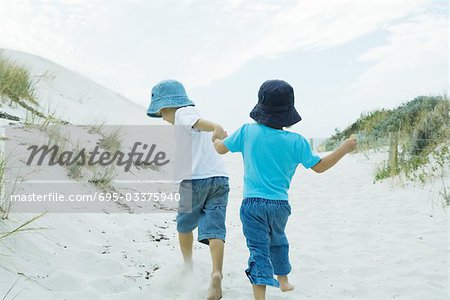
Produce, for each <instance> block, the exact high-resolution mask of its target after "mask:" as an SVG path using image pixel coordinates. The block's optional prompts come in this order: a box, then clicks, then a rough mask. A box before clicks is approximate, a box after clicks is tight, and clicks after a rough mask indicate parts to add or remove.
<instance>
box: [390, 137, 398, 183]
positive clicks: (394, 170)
mask: <svg viewBox="0 0 450 300" xmlns="http://www.w3.org/2000/svg"><path fill="white" fill-rule="evenodd" d="M389 166H390V169H391V176H395V175H397V174H398V137H397V134H396V133H392V132H391V133H389Z"/></svg>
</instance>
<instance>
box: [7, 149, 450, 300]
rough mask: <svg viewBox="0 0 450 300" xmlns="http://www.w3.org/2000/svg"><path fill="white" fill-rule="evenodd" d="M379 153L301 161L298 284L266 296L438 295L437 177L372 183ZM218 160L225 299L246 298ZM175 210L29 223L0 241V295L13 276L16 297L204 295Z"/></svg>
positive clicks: (292, 223) (444, 249) (204, 270)
mask: <svg viewBox="0 0 450 300" xmlns="http://www.w3.org/2000/svg"><path fill="white" fill-rule="evenodd" d="M382 157H383V156H382V155H381V154H371V155H369V156H367V155H363V154H355V155H350V156H347V157H345V158H344V159H343V160H342V161H341V162H340V163H339V164H338V165H337V166H336V167H335V168H333V169H331V170H330V171H328V172H327V173H324V174H315V173H314V172H312V171H310V170H304V169H303V168H299V170H298V171H297V174H296V176H295V177H294V180H293V182H292V188H291V193H290V203H291V206H292V215H291V217H290V220H289V223H288V228H287V234H288V238H289V241H290V257H291V263H292V266H293V271H292V274H291V275H290V278H291V282H292V283H293V284H294V285H295V286H296V289H295V290H294V291H293V292H289V293H281V292H280V291H279V290H278V289H275V288H269V289H268V299H374V300H375V299H436V300H438V299H447V298H448V269H447V268H448V266H447V263H448V258H447V255H448V212H447V211H446V210H444V209H442V206H441V205H440V204H439V203H438V201H439V198H438V196H437V188H436V186H437V184H438V182H439V181H436V182H435V183H434V185H432V184H428V185H426V186H424V187H422V186H420V185H413V184H405V185H403V186H402V185H400V183H399V182H392V181H387V182H383V183H376V184H373V173H374V169H375V165H376V161H377V160H379V159H380V158H382ZM226 164H227V168H228V170H229V173H230V181H231V182H230V183H231V193H230V201H229V207H228V214H227V227H228V238H227V242H226V249H225V266H224V281H223V288H224V292H223V299H235V300H236V299H251V286H250V284H249V282H248V280H247V279H246V277H245V274H244V269H245V267H246V260H247V255H248V252H247V249H246V247H245V241H244V237H243V235H242V232H241V225H240V221H239V214H238V213H239V205H240V201H241V193H242V175H243V174H242V165H241V161H240V157H239V155H229V156H227V157H226ZM447 179H448V178H447ZM430 190H431V191H430ZM28 217H29V215H25V214H23V215H13V216H11V219H12V220H15V221H16V222H17V223H20V221H21V220H24V219H26V218H28ZM174 217H175V215H174V213H152V214H136V215H130V214H48V215H46V216H44V217H42V218H41V219H39V220H38V221H36V222H35V223H34V224H33V225H32V227H33V228H37V229H36V230H33V231H28V232H22V233H19V234H16V235H13V236H10V237H8V238H6V239H4V240H2V241H1V248H2V254H1V255H0V266H1V268H0V291H2V292H3V294H6V292H7V290H8V289H9V288H10V287H11V286H12V285H13V284H14V283H15V285H14V286H13V288H12V290H11V292H10V293H9V295H8V296H7V297H6V298H5V299H13V297H14V296H15V295H16V294H18V293H19V296H17V297H16V299H143V298H145V299H204V298H205V296H206V291H207V287H208V279H209V274H210V258H209V250H208V248H207V247H206V246H204V245H201V244H199V243H195V252H194V260H195V265H194V270H193V272H192V273H184V272H182V262H181V255H180V253H179V250H178V247H177V246H178V244H177V239H176V230H175V222H174ZM10 226H11V228H12V227H14V224H10Z"/></svg>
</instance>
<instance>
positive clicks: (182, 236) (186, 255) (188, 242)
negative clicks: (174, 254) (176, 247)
mask: <svg viewBox="0 0 450 300" xmlns="http://www.w3.org/2000/svg"><path fill="white" fill-rule="evenodd" d="M178 240H179V242H180V248H181V254H183V260H184V263H185V264H187V265H192V244H193V242H194V235H193V234H192V231H191V232H187V233H183V232H178Z"/></svg>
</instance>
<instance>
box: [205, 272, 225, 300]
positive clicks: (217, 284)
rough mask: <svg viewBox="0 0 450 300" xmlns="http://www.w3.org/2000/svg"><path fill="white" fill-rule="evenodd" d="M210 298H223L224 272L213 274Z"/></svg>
mask: <svg viewBox="0 0 450 300" xmlns="http://www.w3.org/2000/svg"><path fill="white" fill-rule="evenodd" d="M207 299H208V300H219V299H222V274H220V273H215V274H213V275H212V276H211V283H210V285H209V289H208V298H207Z"/></svg>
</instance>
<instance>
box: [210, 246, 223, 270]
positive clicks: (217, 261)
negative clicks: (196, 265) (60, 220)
mask: <svg viewBox="0 0 450 300" xmlns="http://www.w3.org/2000/svg"><path fill="white" fill-rule="evenodd" d="M224 246H225V243H224V241H222V240H220V239H210V240H209V251H210V253H211V260H212V275H214V274H220V276H222V266H223V252H224V248H225V247H224Z"/></svg>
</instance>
